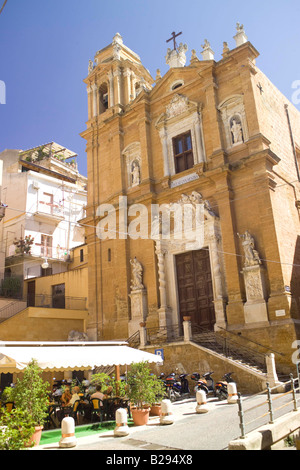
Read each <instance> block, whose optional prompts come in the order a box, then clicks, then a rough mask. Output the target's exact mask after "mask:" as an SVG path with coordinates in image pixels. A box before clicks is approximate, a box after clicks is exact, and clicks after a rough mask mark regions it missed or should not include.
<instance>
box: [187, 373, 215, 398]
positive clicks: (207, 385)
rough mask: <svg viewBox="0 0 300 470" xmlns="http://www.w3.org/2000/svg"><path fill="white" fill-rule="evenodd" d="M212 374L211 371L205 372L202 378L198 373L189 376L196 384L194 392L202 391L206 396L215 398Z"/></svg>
mask: <svg viewBox="0 0 300 470" xmlns="http://www.w3.org/2000/svg"><path fill="white" fill-rule="evenodd" d="M212 374H213V371H211V372H206V373H205V374H203V375H202V376H201V375H200V374H199V373H198V372H194V373H193V374H192V375H191V379H192V380H195V381H196V382H197V385H196V386H195V388H194V390H195V392H197V390H204V392H205V393H206V395H208V394H213V395H214V396H216V391H215V387H214V380H213V378H212V377H211V376H212ZM201 377H202V378H201Z"/></svg>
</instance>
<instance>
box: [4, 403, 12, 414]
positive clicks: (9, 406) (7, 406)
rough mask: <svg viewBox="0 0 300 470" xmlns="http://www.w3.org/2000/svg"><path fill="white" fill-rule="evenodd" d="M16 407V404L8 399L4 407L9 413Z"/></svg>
mask: <svg viewBox="0 0 300 470" xmlns="http://www.w3.org/2000/svg"><path fill="white" fill-rule="evenodd" d="M14 407H15V404H14V402H13V401H7V402H6V403H4V408H5V409H6V411H7V412H8V413H10V412H11V411H12V410H13V409H14Z"/></svg>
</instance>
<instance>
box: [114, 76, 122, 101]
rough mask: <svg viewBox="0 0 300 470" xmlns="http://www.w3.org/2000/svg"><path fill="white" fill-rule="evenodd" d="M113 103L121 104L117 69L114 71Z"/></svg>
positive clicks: (119, 80) (119, 79)
mask: <svg viewBox="0 0 300 470" xmlns="http://www.w3.org/2000/svg"><path fill="white" fill-rule="evenodd" d="M113 76H114V91H115V94H114V95H115V96H114V103H115V104H121V70H120V69H119V68H117V69H116V70H114V73H113Z"/></svg>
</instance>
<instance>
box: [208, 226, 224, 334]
mask: <svg viewBox="0 0 300 470" xmlns="http://www.w3.org/2000/svg"><path fill="white" fill-rule="evenodd" d="M219 251H221V247H218V235H217V234H216V233H215V230H213V235H211V236H210V242H209V253H210V260H211V270H212V276H213V290H214V307H215V316H216V324H215V329H218V326H220V327H222V328H226V318H225V300H224V298H223V285H222V273H221V264H220V259H219Z"/></svg>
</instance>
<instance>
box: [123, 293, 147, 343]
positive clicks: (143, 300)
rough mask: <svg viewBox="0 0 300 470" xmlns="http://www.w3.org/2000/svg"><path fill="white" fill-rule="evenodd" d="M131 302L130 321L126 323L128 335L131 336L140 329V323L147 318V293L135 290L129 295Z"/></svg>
mask: <svg viewBox="0 0 300 470" xmlns="http://www.w3.org/2000/svg"><path fill="white" fill-rule="evenodd" d="M129 297H130V300H131V320H129V322H128V334H129V336H131V335H133V334H134V333H136V332H137V331H138V330H139V329H140V323H143V322H145V321H146V318H147V310H148V309H147V291H146V289H135V290H132V291H131V294H130V295H129Z"/></svg>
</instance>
